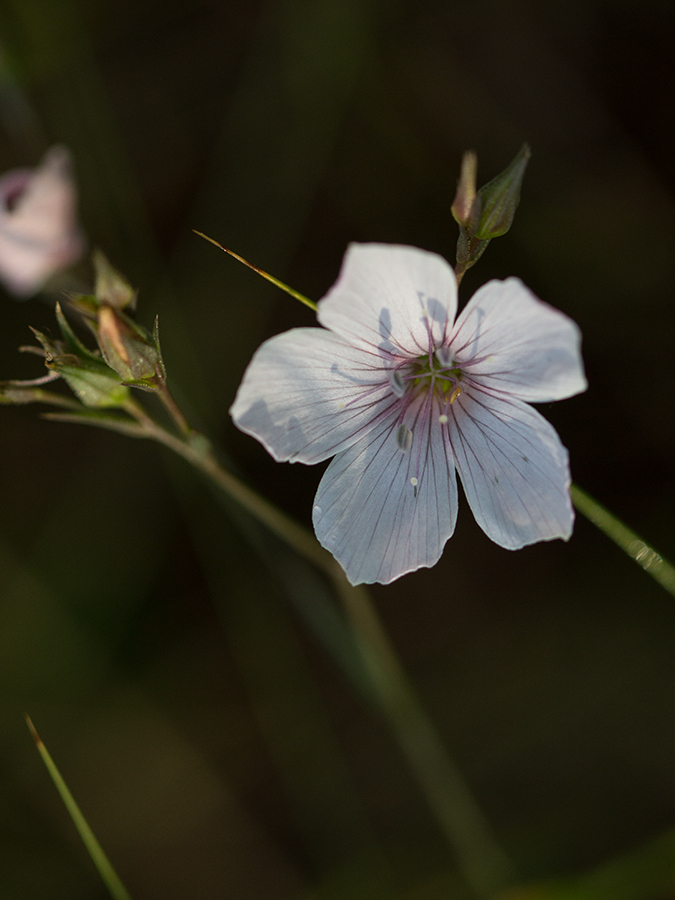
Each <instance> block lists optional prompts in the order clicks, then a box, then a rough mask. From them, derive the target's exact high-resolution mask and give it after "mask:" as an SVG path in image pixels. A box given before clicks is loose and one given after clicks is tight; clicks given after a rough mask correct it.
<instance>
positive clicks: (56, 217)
mask: <svg viewBox="0 0 675 900" xmlns="http://www.w3.org/2000/svg"><path fill="white" fill-rule="evenodd" d="M75 206H76V191H75V182H74V180H73V176H72V172H71V164H70V153H69V152H68V151H67V150H66V148H65V147H60V146H56V147H52V149H51V150H49V151H48V153H47V154H46V155H45V158H44V159H43V160H42V163H41V164H40V165H39V166H38V167H37V168H36V169H14V170H12V171H11V172H7V173H6V174H5V175H3V176H2V177H1V178H0V281H1V282H2V283H3V284H4V286H5V288H6V289H7V290H8V291H9V292H10V293H11V294H14V295H15V296H16V297H30V296H32V295H33V294H36V293H37V292H38V291H39V290H40V289H41V288H42V287H43V285H44V284H45V282H46V281H47V280H48V279H49V278H50V277H51V276H52V275H53V274H54V273H55V272H58V271H59V270H61V269H65V268H66V267H67V266H69V265H71V264H72V263H74V262H77V260H78V259H79V258H80V256H81V255H82V251H83V250H84V238H83V236H82V233H81V231H80V229H79V227H78V224H77V218H76V209H75Z"/></svg>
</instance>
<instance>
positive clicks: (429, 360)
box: [401, 347, 462, 404]
mask: <svg viewBox="0 0 675 900" xmlns="http://www.w3.org/2000/svg"><path fill="white" fill-rule="evenodd" d="M401 375H402V377H401V381H402V383H403V385H404V387H405V389H406V393H407V391H408V390H411V391H414V393H415V394H417V393H419V392H421V391H425V390H426V391H429V392H430V393H431V395H432V396H433V397H435V398H437V399H438V400H440V401H441V402H442V403H448V404H450V403H454V402H455V400H456V399H457V398H458V397H459V395H460V393H461V392H462V388H461V386H460V382H461V380H462V371H461V369H460V368H459V366H458V365H457V364H456V363H455V362H454V360H453V359H452V355H451V354H450V352H449V350H448V348H447V347H441V348H439V349H438V350H436V352H435V353H433V354H427V355H425V356H419V357H418V358H417V359H415V360H413V361H412V362H410V363H409V364H408V366H407V367H406V370H405V371H404V372H402V373H401Z"/></svg>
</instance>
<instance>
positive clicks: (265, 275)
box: [192, 228, 317, 312]
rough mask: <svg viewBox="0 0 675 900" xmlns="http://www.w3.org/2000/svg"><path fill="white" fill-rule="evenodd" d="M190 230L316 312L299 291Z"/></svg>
mask: <svg viewBox="0 0 675 900" xmlns="http://www.w3.org/2000/svg"><path fill="white" fill-rule="evenodd" d="M192 230H193V231H194V233H195V234H197V235H199V237H201V238H204V240H205V241H208V242H209V243H210V244H213V245H214V246H215V247H218V248H219V249H220V250H223V251H224V252H225V253H229V254H230V256H232V257H234V259H236V260H238V261H239V262H240V263H243V264H244V265H245V266H248V267H249V269H253V271H254V272H257V273H258V275H262V277H263V278H266V279H267V281H269V282H271V283H272V284H274V285H276V287H278V288H281V290H282V291H286V293H287V294H290V295H291V297H295V299H296V300H299V301H300V302H301V303H304V305H305V306H308V307H309V308H310V309H313V310H314V312H316V309H317V307H316V303H315V302H314V301H313V300H310V299H309V297H305V295H304V294H301V293H300V292H299V291H295V290H293V288H292V287H289V286H288V285H287V284H284V283H283V281H279V279H278V278H275V277H274V275H270V274H269V272H265V271H264V269H259V268H258V266H254V265H253V263H250V262H249V261H248V260H247V259H244V257H243V256H239V254H238V253H235V252H234V250H228V249H227V247H223V245H222V244H219V243H218V241H214V239H213V238H210V237H209V236H208V234H202V232H201V231H196V230H195V229H194V228H193V229H192Z"/></svg>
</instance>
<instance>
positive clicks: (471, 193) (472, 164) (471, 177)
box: [450, 150, 478, 228]
mask: <svg viewBox="0 0 675 900" xmlns="http://www.w3.org/2000/svg"><path fill="white" fill-rule="evenodd" d="M477 171H478V158H477V157H476V154H475V153H474V151H473V150H467V151H466V153H465V154H464V156H463V157H462V167H461V170H460V174H459V181H458V182H457V193H456V194H455V199H454V200H453V202H452V206H451V207H450V209H451V212H452V217H453V218H454V220H455V222H457V223H458V224H459V225H462V226H463V227H464V228H468V227H469V225H470V223H471V220H472V217H473V216H472V213H473V212H474V205H475V202H476V173H477Z"/></svg>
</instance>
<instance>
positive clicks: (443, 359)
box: [435, 347, 452, 369]
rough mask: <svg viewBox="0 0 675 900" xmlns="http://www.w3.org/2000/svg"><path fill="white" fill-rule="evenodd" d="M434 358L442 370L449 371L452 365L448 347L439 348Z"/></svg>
mask: <svg viewBox="0 0 675 900" xmlns="http://www.w3.org/2000/svg"><path fill="white" fill-rule="evenodd" d="M435 356H436V359H437V360H438V362H439V363H440V364H441V367H442V368H444V369H449V368H450V366H451V365H452V353H451V352H450V348H449V347H439V348H438V350H437V351H436V353H435Z"/></svg>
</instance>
